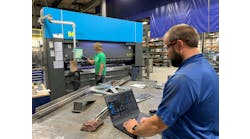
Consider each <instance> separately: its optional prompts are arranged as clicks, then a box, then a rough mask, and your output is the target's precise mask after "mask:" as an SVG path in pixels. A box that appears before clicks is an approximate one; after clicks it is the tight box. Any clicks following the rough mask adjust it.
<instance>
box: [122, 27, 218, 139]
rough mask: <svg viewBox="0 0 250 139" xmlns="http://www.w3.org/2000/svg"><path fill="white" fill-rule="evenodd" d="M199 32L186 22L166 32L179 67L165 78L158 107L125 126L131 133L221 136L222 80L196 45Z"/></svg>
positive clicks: (167, 138) (179, 138) (171, 138)
mask: <svg viewBox="0 0 250 139" xmlns="http://www.w3.org/2000/svg"><path fill="white" fill-rule="evenodd" d="M198 40H199V35H198V33H197V31H196V29H194V28H193V27H191V26H189V25H187V24H179V25H175V26H173V27H172V28H170V29H169V31H168V32H167V33H166V34H165V35H164V44H165V45H166V49H167V55H168V57H169V59H170V60H171V62H172V65H173V66H175V67H179V68H178V69H177V71H176V72H175V74H174V75H173V76H171V77H170V78H169V80H168V81H167V82H166V84H165V87H164V90H163V97H162V101H161V103H160V105H159V107H158V111H157V112H156V114H155V115H153V116H151V117H150V118H143V119H142V120H141V121H139V122H138V121H136V120H135V119H130V120H128V121H126V122H124V124H123V126H124V127H125V128H126V130H127V131H128V132H130V133H132V134H135V135H138V136H152V135H155V134H157V133H162V137H163V138H164V139H184V138H185V139H186V138H187V139H189V138H190V139H197V138H203V139H214V138H218V137H219V81H218V76H217V74H216V72H215V70H214V69H213V67H212V66H211V65H210V64H209V62H208V61H207V60H206V59H205V58H204V57H203V55H202V54H200V53H199V51H198V49H197V45H198Z"/></svg>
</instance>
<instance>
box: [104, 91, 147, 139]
mask: <svg viewBox="0 0 250 139" xmlns="http://www.w3.org/2000/svg"><path fill="white" fill-rule="evenodd" d="M104 99H105V102H106V104H107V107H108V109H109V114H110V118H111V121H112V123H113V126H114V127H115V128H117V129H119V130H120V131H121V132H123V133H125V134H127V135H129V136H130V137H132V138H137V136H136V135H133V134H131V133H129V132H128V131H127V130H126V129H125V128H124V127H123V123H124V122H125V121H127V120H129V119H132V118H135V119H136V120H137V121H140V119H141V118H142V117H149V116H148V115H146V114H144V113H142V112H140V110H139V108H138V105H137V103H136V100H135V97H134V94H133V91H132V89H128V90H125V91H123V92H120V93H115V94H112V95H106V96H105V97H104Z"/></svg>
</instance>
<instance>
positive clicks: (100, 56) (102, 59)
mask: <svg viewBox="0 0 250 139" xmlns="http://www.w3.org/2000/svg"><path fill="white" fill-rule="evenodd" d="M94 60H95V74H96V75H99V70H100V67H101V64H104V67H103V70H102V75H104V76H106V56H105V54H104V53H103V52H99V53H97V54H96V55H95V57H94Z"/></svg>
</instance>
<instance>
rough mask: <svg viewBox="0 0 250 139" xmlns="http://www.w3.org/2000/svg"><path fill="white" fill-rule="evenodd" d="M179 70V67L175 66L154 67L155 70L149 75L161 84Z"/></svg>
mask: <svg viewBox="0 0 250 139" xmlns="http://www.w3.org/2000/svg"><path fill="white" fill-rule="evenodd" d="M176 70H177V68H175V67H166V66H164V67H156V66H154V67H153V72H152V73H150V75H149V79H150V80H155V81H157V83H160V84H165V83H166V81H167V79H168V76H169V75H173V74H174V73H175V71H176Z"/></svg>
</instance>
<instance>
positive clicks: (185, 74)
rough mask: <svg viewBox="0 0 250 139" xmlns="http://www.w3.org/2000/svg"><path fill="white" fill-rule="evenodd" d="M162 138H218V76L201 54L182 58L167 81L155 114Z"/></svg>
mask: <svg viewBox="0 0 250 139" xmlns="http://www.w3.org/2000/svg"><path fill="white" fill-rule="evenodd" d="M156 115H157V116H158V117H160V118H161V119H162V121H163V122H164V123H165V124H166V125H167V126H168V128H167V129H166V130H165V131H163V132H162V136H163V138H164V139H198V138H203V139H214V138H218V137H219V79H218V76H217V74H216V72H215V70H214V68H213V67H212V66H211V65H210V64H209V62H208V61H207V60H206V59H205V58H204V57H203V55H202V54H197V55H194V56H192V57H190V58H188V59H187V60H185V61H184V62H183V63H182V65H181V66H180V67H179V68H178V69H177V71H176V72H175V74H174V75H173V76H171V77H170V78H169V80H168V81H167V82H166V84H165V87H164V90H163V98H162V101H161V103H160V105H159V107H158V111H157V113H156Z"/></svg>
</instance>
